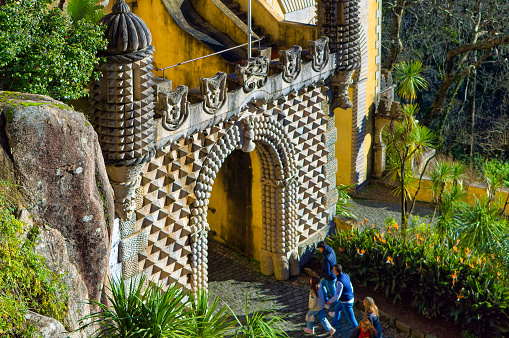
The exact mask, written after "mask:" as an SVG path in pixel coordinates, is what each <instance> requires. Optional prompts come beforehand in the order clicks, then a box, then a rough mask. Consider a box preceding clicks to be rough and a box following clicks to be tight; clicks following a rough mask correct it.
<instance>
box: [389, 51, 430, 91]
mask: <svg viewBox="0 0 509 338" xmlns="http://www.w3.org/2000/svg"><path fill="white" fill-rule="evenodd" d="M423 71H424V68H423V67H422V62H421V61H417V60H414V61H403V62H400V63H398V64H397V65H395V66H394V80H395V81H396V82H398V83H399V85H398V89H397V93H398V95H399V96H400V97H402V98H404V99H407V100H410V101H413V100H414V99H416V98H417V92H419V91H421V90H426V89H428V81H426V79H425V78H424V77H423V76H422V75H421V74H422V72H423Z"/></svg>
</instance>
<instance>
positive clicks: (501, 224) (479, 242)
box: [461, 197, 509, 254]
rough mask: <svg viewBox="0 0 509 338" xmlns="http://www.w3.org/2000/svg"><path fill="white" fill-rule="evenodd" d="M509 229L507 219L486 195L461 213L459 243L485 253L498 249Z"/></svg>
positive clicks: (494, 251)
mask: <svg viewBox="0 0 509 338" xmlns="http://www.w3.org/2000/svg"><path fill="white" fill-rule="evenodd" d="M508 231H509V226H508V223H507V220H506V219H505V218H504V217H503V216H501V215H500V213H499V207H498V205H497V204H496V203H490V200H489V199H488V198H486V197H482V198H481V199H478V198H477V197H475V202H474V204H473V205H471V206H470V207H469V208H466V210H465V212H464V213H463V226H462V228H461V243H462V245H464V246H466V247H468V248H474V249H478V250H480V251H482V252H484V253H486V254H494V253H496V252H497V250H500V248H501V247H502V244H503V242H502V241H503V240H504V238H505V236H506V235H507V232H508Z"/></svg>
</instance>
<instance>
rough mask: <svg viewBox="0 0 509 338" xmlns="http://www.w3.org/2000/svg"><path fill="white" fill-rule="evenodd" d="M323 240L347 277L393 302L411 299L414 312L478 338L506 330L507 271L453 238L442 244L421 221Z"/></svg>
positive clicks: (508, 320) (508, 321) (508, 312)
mask: <svg viewBox="0 0 509 338" xmlns="http://www.w3.org/2000/svg"><path fill="white" fill-rule="evenodd" d="M329 244H330V245H331V246H332V247H333V248H334V249H335V250H336V254H337V259H338V263H340V264H341V265H343V266H348V267H349V271H350V273H351V276H352V278H354V279H355V280H357V281H358V282H359V283H360V284H362V285H370V286H373V287H374V289H375V290H381V291H382V292H383V293H384V294H385V295H386V297H388V298H391V299H393V300H394V302H395V301H396V300H398V299H401V298H402V297H405V298H409V299H412V301H411V305H412V306H413V307H415V308H417V310H418V311H419V312H420V313H423V314H425V315H427V316H430V317H438V316H442V315H445V316H447V317H449V318H451V319H452V320H453V321H454V322H455V323H456V324H458V325H459V326H460V327H464V328H469V329H470V330H471V331H472V332H474V333H475V334H476V335H477V336H478V337H491V336H494V335H496V334H499V335H500V334H503V333H507V332H508V328H509V308H508V304H509V280H508V275H507V271H506V270H505V269H504V267H503V266H501V263H500V262H499V261H498V260H496V259H493V258H492V257H490V256H488V257H487V256H480V255H478V254H476V253H475V252H474V251H473V250H471V249H470V248H468V247H464V246H463V247H460V246H459V245H460V244H461V243H460V242H459V241H451V240H449V241H446V242H445V243H443V242H442V241H441V240H439V239H438V237H437V236H435V235H434V234H433V233H432V232H430V231H429V229H428V228H427V227H426V226H425V225H424V224H422V225H418V226H416V227H410V228H408V230H407V231H406V235H405V236H402V235H401V229H399V226H398V224H397V223H396V222H394V221H390V222H388V226H387V228H386V229H385V231H382V232H380V231H379V230H376V229H374V228H369V229H366V230H364V231H363V232H360V231H359V230H354V231H352V232H349V233H345V232H340V233H338V234H336V236H334V237H333V238H332V239H330V240H329ZM493 257H494V256H493ZM490 258H491V259H490Z"/></svg>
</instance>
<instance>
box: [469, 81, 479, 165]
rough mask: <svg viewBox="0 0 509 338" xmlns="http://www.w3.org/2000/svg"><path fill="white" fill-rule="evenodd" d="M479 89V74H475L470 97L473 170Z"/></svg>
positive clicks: (471, 159)
mask: <svg viewBox="0 0 509 338" xmlns="http://www.w3.org/2000/svg"><path fill="white" fill-rule="evenodd" d="M476 87H477V73H474V81H473V88H472V94H471V96H470V105H469V107H468V108H469V110H470V116H471V124H470V128H471V130H470V167H471V168H472V167H473V165H474V131H475V90H476Z"/></svg>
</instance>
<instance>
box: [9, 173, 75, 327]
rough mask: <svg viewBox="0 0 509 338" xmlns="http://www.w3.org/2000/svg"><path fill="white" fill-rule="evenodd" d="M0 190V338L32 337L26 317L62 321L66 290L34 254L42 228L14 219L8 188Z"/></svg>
mask: <svg viewBox="0 0 509 338" xmlns="http://www.w3.org/2000/svg"><path fill="white" fill-rule="evenodd" d="M0 186H1V188H0V336H2V337H5V336H14V337H32V335H33V333H34V328H33V327H31V326H30V325H27V324H26V322H25V317H24V315H25V314H26V313H27V311H28V310H30V311H33V312H37V313H39V314H42V315H45V316H49V317H53V318H55V319H57V320H62V319H63V317H64V315H65V310H66V308H65V304H66V299H65V297H63V299H62V295H65V294H66V290H65V286H64V284H61V283H60V276H57V275H55V274H54V273H53V272H51V271H50V270H49V269H48V268H47V267H46V265H45V263H44V258H43V257H41V256H40V255H37V254H35V253H34V247H35V239H36V237H37V235H38V234H39V230H38V228H37V227H32V228H30V229H28V228H27V227H26V226H25V224H24V223H23V222H22V221H20V220H19V219H17V218H16V217H15V216H14V214H13V213H14V210H13V208H12V207H10V206H9V204H8V203H6V202H5V198H4V197H3V196H4V195H3V194H2V192H5V191H6V190H5V189H3V188H5V186H6V185H5V183H3V182H2V183H1V184H0Z"/></svg>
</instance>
